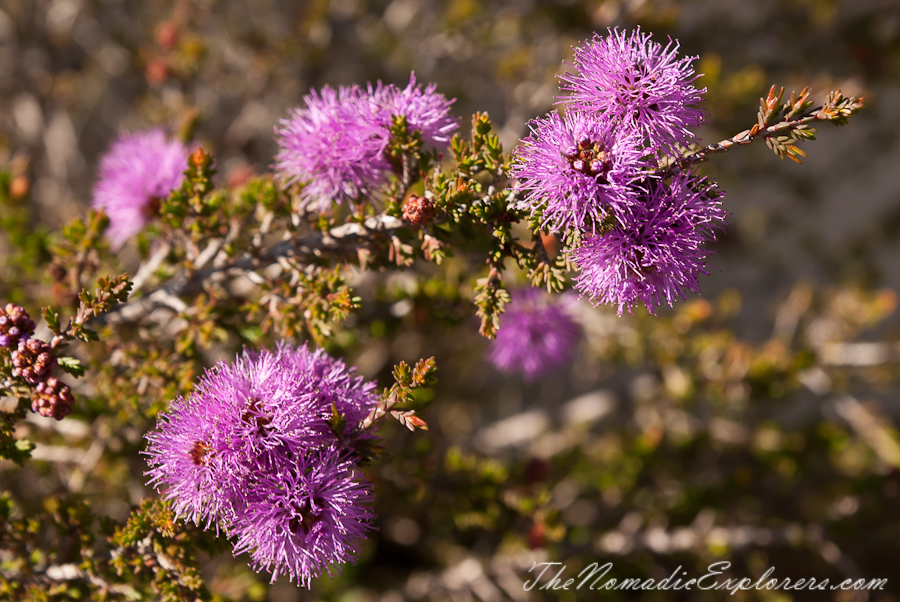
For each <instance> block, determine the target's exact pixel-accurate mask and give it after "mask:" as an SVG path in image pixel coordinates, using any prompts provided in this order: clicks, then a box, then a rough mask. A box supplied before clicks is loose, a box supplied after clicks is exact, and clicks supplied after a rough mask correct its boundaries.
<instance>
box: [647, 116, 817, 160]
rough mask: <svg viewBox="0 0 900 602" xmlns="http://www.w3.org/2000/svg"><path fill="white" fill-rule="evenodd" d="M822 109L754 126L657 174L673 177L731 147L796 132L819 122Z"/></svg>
mask: <svg viewBox="0 0 900 602" xmlns="http://www.w3.org/2000/svg"><path fill="white" fill-rule="evenodd" d="M823 108H824V107H818V108H816V109H813V110H812V113H811V114H808V115H806V116H804V117H801V118H799V119H794V120H791V121H782V122H781V123H776V124H775V125H771V126H769V127H767V128H760V127H759V124H754V125H753V127H752V128H750V129H749V130H744V131H743V132H740V133H738V134H735V135H734V136H732V137H731V138H726V139H725V140H721V141H719V142H713V143H712V144H707V145H706V146H704V147H703V148H701V149H700V150H698V151H696V152H693V153H690V154H688V155H685V156H684V157H682V158H681V159H679V160H677V161H675V162H674V163H672V164H671V165H669V166H668V167H666V168H665V169H662V170H660V171H659V174H660V175H662V176H669V175H674V174H676V173H678V172H680V171H682V170H684V169H687V168H689V167H690V166H691V165H693V164H695V163H700V162H702V161H706V160H708V159H709V158H710V156H712V155H715V154H718V153H724V152H727V151H729V150H730V149H731V147H733V146H742V145H744V144H750V143H751V142H753V141H754V140H757V139H762V140H765V139H766V138H771V137H773V136H781V135H783V134H787V133H789V132H792V131H794V130H796V129H797V128H798V127H800V126H801V125H806V124H807V123H813V122H814V121H820V120H821V117H819V115H820V112H821V111H822V109H823Z"/></svg>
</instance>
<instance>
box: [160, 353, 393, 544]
mask: <svg viewBox="0 0 900 602" xmlns="http://www.w3.org/2000/svg"><path fill="white" fill-rule="evenodd" d="M374 387H375V385H374V384H373V383H364V382H363V381H362V379H360V378H353V377H352V374H351V371H350V370H348V369H347V367H346V366H345V365H344V363H343V362H342V361H340V360H335V359H332V358H331V357H329V356H328V355H326V354H325V353H324V352H323V351H321V350H315V351H309V350H308V349H307V348H306V347H298V348H294V347H292V346H290V345H287V344H282V345H280V346H279V347H278V348H277V350H276V351H274V352H271V351H268V350H262V351H260V352H258V353H254V352H250V351H245V352H244V353H243V354H242V356H240V357H238V358H237V359H236V361H235V362H234V363H232V364H226V363H219V364H217V365H216V366H215V367H213V368H212V369H210V370H207V372H206V373H205V374H204V376H203V377H202V378H201V379H200V382H199V383H198V384H197V386H196V390H195V391H194V393H193V394H192V395H191V396H190V397H189V398H188V399H187V400H184V399H178V400H176V401H175V402H173V404H172V407H171V409H170V411H169V413H168V414H163V415H162V416H161V418H160V422H159V425H158V427H157V430H156V431H153V432H151V433H149V434H148V435H147V439H148V441H149V445H148V448H147V451H146V454H147V456H148V463H149V464H150V466H151V470H150V471H149V472H148V473H147V474H148V475H149V476H150V484H151V485H153V486H155V487H157V488H158V489H159V490H160V492H161V493H162V495H163V497H165V498H166V499H169V500H171V501H172V504H173V508H174V509H175V511H176V514H177V515H178V516H184V517H186V518H187V519H189V520H192V521H194V522H195V523H197V524H199V523H200V522H205V523H206V525H207V526H209V525H211V524H212V523H214V522H216V521H217V520H218V521H222V522H223V523H225V526H226V528H227V525H228V524H230V522H231V520H232V517H233V514H234V512H235V511H236V510H235V505H236V504H238V505H239V502H237V501H236V499H237V497H239V496H240V495H242V494H243V493H245V492H246V488H247V483H248V479H249V478H250V476H251V475H253V474H256V473H257V472H259V471H260V470H261V469H262V468H264V467H263V466H262V465H261V462H262V461H263V460H264V459H265V458H267V457H268V456H269V455H271V454H276V455H277V454H291V455H297V454H300V455H302V454H304V453H306V452H307V451H309V450H317V449H321V448H325V447H328V446H330V445H332V444H336V443H337V442H338V436H337V435H336V434H335V433H334V432H333V431H332V429H331V426H330V424H329V420H330V419H331V416H332V406H334V407H335V408H336V409H337V411H338V412H340V413H342V414H344V415H345V417H346V418H347V428H352V427H353V426H355V425H356V424H358V422H359V421H360V420H361V418H362V417H364V416H365V415H366V414H368V412H369V410H370V409H371V408H372V407H374V405H375V404H376V403H377V396H376V395H375V393H374V392H373V389H374Z"/></svg>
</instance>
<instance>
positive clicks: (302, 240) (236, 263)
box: [101, 214, 408, 323]
mask: <svg viewBox="0 0 900 602" xmlns="http://www.w3.org/2000/svg"><path fill="white" fill-rule="evenodd" d="M405 227H408V225H407V224H405V223H404V222H403V221H402V220H401V219H399V218H396V217H393V216H390V215H385V214H382V215H378V216H375V217H370V218H368V219H367V220H366V221H365V222H364V223H362V224H359V223H348V224H343V225H341V226H337V227H335V228H332V229H331V230H329V231H327V232H314V233H312V234H309V235H307V236H303V237H299V238H292V239H288V240H283V241H281V242H279V243H276V244H275V245H273V246H272V247H270V248H269V249H267V250H264V251H262V252H260V253H259V254H256V255H255V254H253V253H252V252H246V253H244V254H242V255H240V256H238V257H236V258H235V259H234V260H232V261H230V262H222V263H221V264H219V265H216V264H215V263H214V264H213V265H212V266H211V267H206V268H204V269H199V270H196V271H186V270H182V271H181V272H179V273H178V274H176V275H175V276H174V277H173V278H172V279H171V280H169V281H168V282H167V283H165V284H163V285H161V286H159V287H158V288H156V289H154V290H152V291H150V292H148V293H147V295H146V296H145V297H142V298H141V299H138V300H135V301H132V302H130V303H127V304H123V305H120V306H118V307H116V308H115V309H114V310H113V311H111V312H110V313H108V314H106V317H105V318H101V320H103V319H108V320H109V321H110V322H111V323H117V322H131V321H137V320H140V319H141V318H143V317H144V316H146V315H149V314H150V312H152V311H153V310H154V309H156V308H157V307H161V306H167V307H171V308H173V309H175V310H176V311H184V310H185V309H187V305H185V304H184V302H182V301H181V300H180V298H179V297H180V296H182V295H190V294H192V293H196V292H199V291H200V290H202V288H203V283H204V282H207V281H221V280H224V279H225V278H227V277H228V276H229V275H246V273H247V272H249V271H254V270H259V269H264V268H266V267H268V266H270V265H272V264H275V263H278V262H279V260H280V259H283V258H305V259H308V258H312V257H333V256H338V255H342V254H354V255H355V246H356V245H355V243H357V242H360V241H370V240H372V239H374V238H376V237H377V236H380V235H382V234H385V233H392V232H393V231H394V230H397V229H400V228H405Z"/></svg>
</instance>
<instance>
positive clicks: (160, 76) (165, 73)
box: [144, 57, 169, 86]
mask: <svg viewBox="0 0 900 602" xmlns="http://www.w3.org/2000/svg"><path fill="white" fill-rule="evenodd" d="M144 77H146V78H147V81H148V82H149V83H150V85H153V86H158V85H160V84H162V83H163V82H165V81H166V80H167V79H168V78H169V66H168V65H167V64H166V61H165V60H163V59H161V58H159V57H153V58H152V59H150V60H149V61H147V66H146V67H145V68H144Z"/></svg>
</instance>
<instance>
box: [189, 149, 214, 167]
mask: <svg viewBox="0 0 900 602" xmlns="http://www.w3.org/2000/svg"><path fill="white" fill-rule="evenodd" d="M210 162H212V157H210V156H209V153H208V152H206V151H204V150H203V149H202V148H200V147H197V150H195V151H194V152H192V153H191V165H193V166H194V167H196V168H197V169H206V168H207V167H209V164H210Z"/></svg>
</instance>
